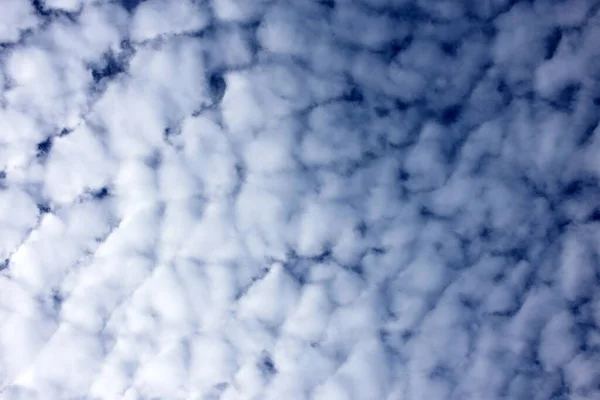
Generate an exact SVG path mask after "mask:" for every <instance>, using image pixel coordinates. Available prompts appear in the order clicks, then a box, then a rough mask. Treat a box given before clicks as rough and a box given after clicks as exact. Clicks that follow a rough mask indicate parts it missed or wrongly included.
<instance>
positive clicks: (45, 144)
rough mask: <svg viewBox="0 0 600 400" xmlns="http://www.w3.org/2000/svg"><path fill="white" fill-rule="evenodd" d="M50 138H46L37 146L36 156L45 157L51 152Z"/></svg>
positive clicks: (51, 139)
mask: <svg viewBox="0 0 600 400" xmlns="http://www.w3.org/2000/svg"><path fill="white" fill-rule="evenodd" d="M52 141H53V138H52V136H49V137H47V138H46V139H45V140H43V141H41V142H39V143H38V144H37V156H38V157H46V156H47V155H48V153H49V152H50V150H52Z"/></svg>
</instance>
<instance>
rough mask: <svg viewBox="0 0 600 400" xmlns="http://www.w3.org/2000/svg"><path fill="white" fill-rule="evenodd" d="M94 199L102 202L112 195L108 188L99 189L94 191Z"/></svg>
mask: <svg viewBox="0 0 600 400" xmlns="http://www.w3.org/2000/svg"><path fill="white" fill-rule="evenodd" d="M91 194H92V198H94V199H95V200H102V199H104V198H106V197H108V196H109V195H110V192H109V190H108V188H107V187H106V186H104V187H102V188H100V189H98V190H94V191H92V193H91Z"/></svg>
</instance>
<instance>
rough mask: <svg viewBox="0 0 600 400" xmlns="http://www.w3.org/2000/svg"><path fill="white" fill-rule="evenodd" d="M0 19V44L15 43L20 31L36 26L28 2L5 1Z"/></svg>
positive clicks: (34, 17)
mask: <svg viewBox="0 0 600 400" xmlns="http://www.w3.org/2000/svg"><path fill="white" fill-rule="evenodd" d="M2 8H3V10H4V12H3V13H2V17H0V42H9V43H10V42H16V41H18V40H19V37H20V36H21V33H22V31H24V30H26V29H29V28H33V27H34V26H35V25H37V24H38V19H37V18H36V16H35V14H34V10H33V7H32V6H31V3H30V2H28V1H20V0H6V1H4V2H3V4H2Z"/></svg>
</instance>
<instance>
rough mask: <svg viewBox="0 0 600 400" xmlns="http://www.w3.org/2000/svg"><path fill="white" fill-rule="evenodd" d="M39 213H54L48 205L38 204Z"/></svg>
mask: <svg viewBox="0 0 600 400" xmlns="http://www.w3.org/2000/svg"><path fill="white" fill-rule="evenodd" d="M37 208H38V211H39V212H40V214H48V213H49V212H51V211H52V208H51V207H50V205H49V204H48V203H38V204H37Z"/></svg>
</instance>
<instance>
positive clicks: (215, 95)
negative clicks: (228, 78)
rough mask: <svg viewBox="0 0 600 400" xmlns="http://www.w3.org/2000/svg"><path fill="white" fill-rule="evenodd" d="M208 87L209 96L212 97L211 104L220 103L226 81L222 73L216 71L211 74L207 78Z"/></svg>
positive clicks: (225, 88) (225, 87)
mask: <svg viewBox="0 0 600 400" xmlns="http://www.w3.org/2000/svg"><path fill="white" fill-rule="evenodd" d="M208 87H209V89H210V96H211V97H212V100H213V104H218V103H220V102H221V100H222V99H223V97H224V96H225V91H226V90H227V82H225V78H224V77H223V74H221V73H217V72H215V73H213V74H211V75H210V77H209V78H208Z"/></svg>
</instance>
